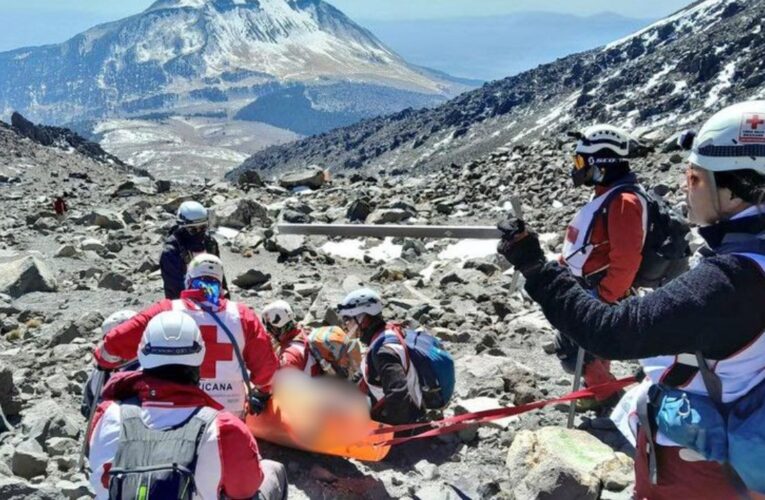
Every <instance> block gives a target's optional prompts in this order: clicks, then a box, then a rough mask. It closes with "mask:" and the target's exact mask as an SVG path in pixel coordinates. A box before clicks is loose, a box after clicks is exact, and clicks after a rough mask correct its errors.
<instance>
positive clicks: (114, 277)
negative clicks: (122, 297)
mask: <svg viewBox="0 0 765 500" xmlns="http://www.w3.org/2000/svg"><path fill="white" fill-rule="evenodd" d="M132 286H133V282H132V281H130V279H129V278H128V277H127V276H125V275H124V274H120V273H117V272H114V271H107V272H105V273H104V274H103V275H101V279H100V280H98V287H99V288H106V289H107V290H116V291H118V292H125V291H128V290H130V287H132Z"/></svg>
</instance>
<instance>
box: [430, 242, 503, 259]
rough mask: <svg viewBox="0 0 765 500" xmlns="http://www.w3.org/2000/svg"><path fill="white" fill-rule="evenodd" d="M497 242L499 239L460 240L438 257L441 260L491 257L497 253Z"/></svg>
mask: <svg viewBox="0 0 765 500" xmlns="http://www.w3.org/2000/svg"><path fill="white" fill-rule="evenodd" d="M497 243H499V240H498V239H496V240H477V239H475V240H470V239H469V240H460V241H458V242H457V243H454V244H452V245H449V246H448V247H446V248H445V249H444V250H442V251H441V253H439V254H438V258H439V259H441V260H462V261H465V260H468V259H478V258H482V257H489V256H491V255H494V254H495V253H497Z"/></svg>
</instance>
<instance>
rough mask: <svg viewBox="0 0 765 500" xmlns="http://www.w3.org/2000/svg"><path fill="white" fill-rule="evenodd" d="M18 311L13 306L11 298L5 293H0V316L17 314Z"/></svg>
mask: <svg viewBox="0 0 765 500" xmlns="http://www.w3.org/2000/svg"><path fill="white" fill-rule="evenodd" d="M19 312H20V311H19V310H18V308H17V307H16V306H14V305H13V298H11V296H10V295H8V294H5V293H0V314H18V313H19Z"/></svg>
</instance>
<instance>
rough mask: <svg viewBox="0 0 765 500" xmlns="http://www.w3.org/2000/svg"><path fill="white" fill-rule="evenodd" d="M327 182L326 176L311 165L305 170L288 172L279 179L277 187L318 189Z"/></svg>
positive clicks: (320, 169)
mask: <svg viewBox="0 0 765 500" xmlns="http://www.w3.org/2000/svg"><path fill="white" fill-rule="evenodd" d="M326 182H327V174H326V173H325V172H324V170H323V169H322V168H320V167H318V166H316V165H313V166H311V167H309V168H307V169H306V170H302V171H298V172H288V173H286V174H284V175H283V176H282V177H281V178H280V179H279V185H280V186H281V187H283V188H285V189H292V188H296V187H303V186H305V187H309V188H311V189H319V188H320V187H322V186H323V185H324V184H325V183H326Z"/></svg>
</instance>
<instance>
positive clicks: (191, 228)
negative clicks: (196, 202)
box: [186, 225, 207, 234]
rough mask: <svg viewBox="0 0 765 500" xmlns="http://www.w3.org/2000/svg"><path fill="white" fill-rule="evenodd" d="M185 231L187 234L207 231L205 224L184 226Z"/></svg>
mask: <svg viewBox="0 0 765 500" xmlns="http://www.w3.org/2000/svg"><path fill="white" fill-rule="evenodd" d="M186 231H188V232H189V234H201V233H204V232H206V231H207V226H206V225H205V226H186Z"/></svg>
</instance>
